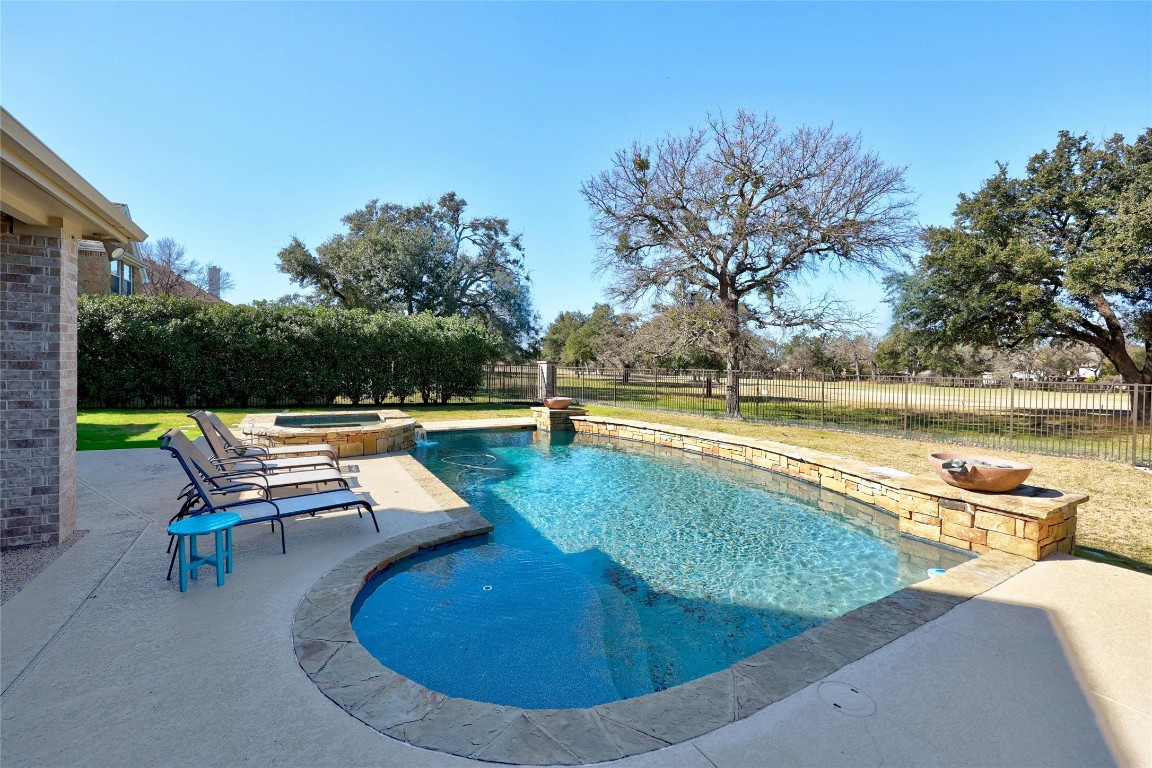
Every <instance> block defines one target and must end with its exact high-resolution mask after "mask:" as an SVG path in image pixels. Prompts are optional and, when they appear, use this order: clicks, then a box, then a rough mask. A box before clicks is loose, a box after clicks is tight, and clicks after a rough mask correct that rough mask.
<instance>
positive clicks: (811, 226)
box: [581, 111, 914, 419]
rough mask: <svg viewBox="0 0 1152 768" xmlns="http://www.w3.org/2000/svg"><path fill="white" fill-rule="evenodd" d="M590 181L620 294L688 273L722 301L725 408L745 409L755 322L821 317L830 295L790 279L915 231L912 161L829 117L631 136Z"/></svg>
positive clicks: (629, 295)
mask: <svg viewBox="0 0 1152 768" xmlns="http://www.w3.org/2000/svg"><path fill="white" fill-rule="evenodd" d="M581 192H582V193H583V195H584V198H585V199H586V200H587V202H588V204H589V205H590V206H591V208H592V212H593V226H594V229H595V233H596V235H597V238H598V240H599V242H600V257H599V266H601V267H602V268H604V269H605V270H606V271H607V272H609V273H610V274H611V275H612V276H613V278H614V279H613V284H612V286H611V288H610V294H611V296H612V297H613V298H615V299H619V300H623V301H626V302H635V301H637V300H639V299H641V298H642V297H645V296H650V295H656V296H657V297H658V296H660V295H662V294H665V293H666V292H667V291H668V290H669V289H670V288H673V287H679V286H685V285H686V286H690V287H695V288H699V289H701V290H702V291H703V292H704V293H705V295H706V296H707V298H709V299H711V300H714V301H716V302H717V303H718V304H719V307H720V311H721V313H722V317H723V323H724V338H723V339H722V344H723V349H724V357H725V364H726V367H727V369H728V375H727V391H726V396H725V400H726V411H727V415H728V417H730V418H736V419H738V418H741V416H740V384H739V370H740V366H741V350H742V349H743V348H744V347H745V344H744V338H745V335H746V334H748V333H749V332H750V330H749V324H754V325H756V326H759V327H767V326H778V327H798V326H809V327H821V326H822V323H823V321H824V318H825V316H826V314H827V311H828V309H829V307H828V305H827V304H826V303H824V302H817V303H815V304H807V305H806V304H803V303H800V302H797V301H796V300H795V299H794V298H793V294H792V291H791V290H790V288H791V286H792V284H793V282H794V281H795V280H796V279H797V278H798V277H799V276H800V275H801V274H802V273H804V272H805V271H808V270H812V269H814V268H816V267H818V266H819V265H821V264H823V263H826V262H834V263H837V264H839V265H851V266H860V267H865V268H868V267H882V266H884V265H886V264H887V263H888V262H889V261H890V260H891V259H892V258H894V257H896V256H898V255H901V254H902V253H903V250H904V249H905V248H906V247H908V246H910V245H911V244H912V243H913V242H914V227H913V223H912V214H911V201H910V199H909V198H908V195H907V188H906V187H905V184H904V174H903V171H902V170H900V169H898V168H892V167H888V166H886V165H885V164H884V163H883V162H881V160H880V159H879V158H878V157H877V156H876V155H874V154H871V153H869V152H866V151H865V150H864V149H863V148H862V146H861V140H860V137H859V136H847V135H843V134H837V133H836V132H835V131H834V130H833V128H832V127H831V126H828V127H824V128H815V129H813V128H799V129H796V130H794V131H792V132H791V133H786V132H784V131H783V130H781V128H780V127H779V126H778V125H777V123H776V121H775V120H774V119H773V118H771V117H770V116H767V115H755V114H752V113H750V112H744V111H741V112H739V113H737V115H736V117H735V119H734V120H731V121H729V120H727V119H725V118H724V117H722V116H721V117H715V118H710V119H709V121H708V124H707V126H706V127H704V128H696V129H691V130H689V132H688V133H687V134H685V135H683V136H667V137H665V138H664V139H661V140H659V141H657V142H656V143H655V144H651V145H644V144H640V143H634V144H633V145H632V146H631V147H629V148H628V149H623V150H620V151H618V152H617V153H616V154H615V156H614V158H613V160H612V164H611V168H609V170H607V171H604V172H602V173H600V174H599V175H597V176H595V177H594V178H592V179H590V180H588V181H586V182H584V184H583V185H582V186H581Z"/></svg>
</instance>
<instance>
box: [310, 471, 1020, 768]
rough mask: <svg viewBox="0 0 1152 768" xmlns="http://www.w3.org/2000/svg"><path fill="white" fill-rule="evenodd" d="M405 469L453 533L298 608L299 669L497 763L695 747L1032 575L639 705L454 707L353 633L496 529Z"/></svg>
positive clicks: (1000, 575) (406, 731)
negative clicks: (424, 573)
mask: <svg viewBox="0 0 1152 768" xmlns="http://www.w3.org/2000/svg"><path fill="white" fill-rule="evenodd" d="M396 458H397V460H398V461H400V462H401V464H402V466H403V467H404V468H405V469H406V470H407V471H408V472H409V473H410V474H411V475H412V477H413V478H415V479H416V481H417V482H418V483H419V484H420V485H421V486H422V487H423V488H424V489H425V490H426V491H427V492H428V493H429V494H430V495H432V497H433V498H434V499H435V500H436V501H437V502H438V503H439V504H440V505H441V507H442V508H443V509H444V511H445V512H446V513H447V514H448V515H449V517H451V518H452V519H451V521H450V522H448V523H442V524H440V525H435V526H430V527H428V528H423V529H420V530H416V531H412V532H410V533H406V534H402V535H400V536H394V537H392V538H390V539H388V540H387V541H385V542H382V543H380V544H376V545H374V546H371V547H368V548H367V549H364V550H362V551H361V552H358V553H357V554H355V555H353V556H352V557H350V558H348V559H346V560H344V561H343V562H342V563H340V564H339V565H338V566H336V567H335V568H334V569H333V570H331V571H329V572H328V573H327V574H325V575H324V576H323V577H321V578H320V580H319V581H317V582H316V583H315V584H314V585H313V587H312V588H311V590H309V592H308V593H307V594H306V595H305V596H304V597H303V598H302V599H301V601H300V603H299V605H298V606H297V608H296V614H295V618H294V621H293V624H292V637H293V645H294V647H295V650H296V657H297V660H298V662H299V664H300V667H301V668H302V669H303V670H304V672H305V674H307V675H308V677H309V678H310V679H311V680H312V681H313V682H314V683H315V684H316V685H317V686H318V687H319V688H320V690H321V691H322V692H323V693H324V695H325V696H327V697H328V698H329V699H331V700H332V701H333V702H334V703H336V704H337V705H338V706H340V707H341V708H342V709H344V710H345V711H346V712H348V713H350V714H351V715H353V716H354V717H356V718H358V719H359V720H361V721H362V722H364V723H365V724H366V725H368V726H370V727H372V728H374V729H376V730H377V731H379V732H380V733H383V734H385V735H387V736H390V737H392V738H395V739H398V740H400V741H404V742H407V743H409V744H411V745H413V746H417V747H423V748H426V749H433V750H437V751H440V752H447V753H450V754H454V755H460V756H463V757H470V758H476V759H480V760H487V761H490V762H496V763H510V764H522V765H575V764H580V763H597V762H603V761H607V760H615V759H618V758H622V757H627V756H629V755H634V754H639V753H643V752H649V751H652V750H655V749H660V748H662V747H665V746H669V745H671V744H678V743H680V742H684V741H688V740H689V739H693V738H695V737H697V736H700V735H703V734H705V733H708V732H710V731H713V730H715V729H717V728H720V727H721V726H724V725H727V724H729V723H732V722H735V721H737V720H740V719H743V718H745V717H748V716H749V715H752V714H753V713H755V712H757V711H759V710H761V709H763V708H764V707H766V706H768V705H769V704H771V703H773V702H775V701H779V700H781V699H783V698H785V697H787V696H790V695H791V694H793V693H796V692H798V691H800V690H802V689H803V688H805V687H807V686H808V685H810V684H812V683H814V682H817V681H819V680H821V679H823V678H825V677H827V676H828V675H830V674H832V673H834V672H835V671H836V670H838V669H840V667H842V666H844V665H846V664H850V663H852V662H854V661H856V660H858V659H860V658H863V657H864V656H866V655H868V654H870V653H872V652H873V651H875V650H877V649H879V648H880V647H882V646H884V645H887V644H888V643H890V642H892V641H893V640H896V639H897V638H899V637H902V636H903V635H905V634H907V633H908V632H911V631H912V630H914V629H916V628H917V627H920V626H922V625H923V624H925V623H927V622H929V621H931V620H932V619H935V618H937V617H939V616H941V615H943V614H944V613H946V612H947V611H949V610H950V609H951V608H952V607H953V606H955V605H958V604H960V603H962V602H964V601H965V600H968V599H969V598H972V597H974V596H976V595H978V594H981V593H982V592H985V591H986V590H988V589H991V588H992V587H994V586H996V585H998V584H1000V583H1001V582H1003V581H1004V580H1006V579H1008V578H1010V577H1011V576H1014V575H1015V574H1017V573H1019V572H1021V571H1023V570H1024V569H1026V568H1028V567H1029V566H1031V565H1032V562H1031V561H1030V560H1028V559H1025V558H1022V557H1017V556H1014V555H1010V554H1007V553H1004V552H995V551H993V552H989V553H988V554H985V555H984V556H982V557H980V558H976V559H973V560H969V561H967V562H965V563H962V564H961V565H958V566H956V567H954V568H951V569H949V570H948V571H947V572H946V573H944V574H943V575H941V576H938V577H936V578H933V579H929V580H927V581H923V582H920V583H919V584H915V585H913V586H910V587H906V588H904V589H901V590H900V591H898V592H895V593H893V594H892V595H889V596H888V597H885V598H882V599H881V600H878V601H876V602H873V603H869V604H868V605H865V606H862V607H860V608H857V609H855V610H853V611H850V612H848V613H846V614H844V615H843V616H840V617H839V618H836V619H832V620H831V621H828V622H825V623H824V624H821V625H820V626H818V627H814V628H812V629H810V630H808V631H807V632H804V633H803V634H801V635H798V636H796V637H794V638H792V639H790V640H787V641H785V642H783V643H779V644H777V645H773V646H771V647H769V648H766V649H764V650H763V651H760V652H759V653H756V654H754V655H752V656H750V657H748V658H746V659H744V660H743V661H740V662H738V663H736V664H734V665H733V666H731V667H729V668H728V669H725V670H722V671H720V672H715V673H712V674H710V675H707V676H705V677H701V678H698V679H696V680H692V681H689V682H687V683H683V684H681V685H677V686H674V687H672V688H668V689H666V690H663V691H658V692H656V693H650V694H647V695H644V696H639V697H635V698H631V699H623V700H620V701H615V702H611V703H608V704H602V705H600V706H596V707H591V708H587V709H558V710H557V709H521V708H519V707H511V706H503V705H499V704H491V703H487V702H479V701H472V700H468V699H459V698H453V697H449V696H446V695H444V694H442V693H438V692H436V691H432V690H429V689H428V688H425V687H424V686H422V685H420V684H418V683H416V682H414V681H412V680H410V679H408V678H406V677H404V676H403V675H400V674H398V673H396V672H394V671H393V670H391V669H389V668H387V667H385V666H384V665H383V664H381V663H380V662H379V661H377V660H376V658H375V657H373V656H372V655H371V654H370V653H368V651H367V650H365V649H364V647H363V646H361V645H360V643H359V641H358V640H357V638H356V634H355V632H354V631H353V630H352V604H353V601H355V599H356V596H357V595H358V594H359V592H360V590H361V589H362V588H363V586H364V585H365V583H366V582H367V581H368V580H369V579H370V578H372V577H373V576H374V575H376V574H377V573H379V572H380V571H382V570H384V569H385V568H387V567H388V566H389V565H392V564H393V563H395V562H397V561H398V560H401V559H403V558H405V557H409V556H411V555H413V554H415V553H416V552H418V551H420V550H423V549H428V548H430V547H435V546H437V545H440V544H445V543H448V542H451V541H455V540H458V539H462V538H465V537H469V536H476V535H480V534H483V533H487V532H489V531H491V530H492V525H491V524H490V523H489V522H488V521H487V520H485V519H484V518H483V517H481V516H480V515H479V514H478V513H477V512H476V511H475V510H473V509H472V508H471V507H470V506H469V505H468V504H467V503H466V502H465V501H464V500H463V499H461V498H460V497H459V496H458V495H456V493H455V492H453V491H452V490H451V489H450V488H448V487H447V486H446V485H444V484H443V483H442V482H441V481H440V480H439V479H438V478H436V477H435V476H434V475H432V473H431V472H429V471H428V470H427V469H426V468H424V467H423V466H422V465H421V464H420V463H419V462H417V461H416V460H415V459H413V458H412V457H411V456H408V455H399V456H397V457H396Z"/></svg>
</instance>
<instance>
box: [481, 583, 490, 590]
mask: <svg viewBox="0 0 1152 768" xmlns="http://www.w3.org/2000/svg"><path fill="white" fill-rule="evenodd" d="M481 589H483V590H484V591H485V592H491V591H492V585H491V584H485V585H484V586H483V587H481Z"/></svg>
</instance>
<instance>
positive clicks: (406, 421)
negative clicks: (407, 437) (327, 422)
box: [240, 409, 416, 438]
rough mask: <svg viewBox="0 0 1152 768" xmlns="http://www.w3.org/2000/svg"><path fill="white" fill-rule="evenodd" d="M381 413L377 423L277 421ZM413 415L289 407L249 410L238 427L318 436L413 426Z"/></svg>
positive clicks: (273, 434) (281, 434) (271, 433)
mask: <svg viewBox="0 0 1152 768" xmlns="http://www.w3.org/2000/svg"><path fill="white" fill-rule="evenodd" d="M359 414H363V415H367V416H378V417H380V421H379V423H373V424H348V425H347V426H344V425H341V426H335V427H333V426H327V427H285V426H281V425H279V424H277V423H276V419H277V418H279V417H280V416H356V415H359ZM415 426H416V419H413V418H411V417H410V416H409V415H408V414H406V413H404V411H398V410H395V409H385V410H373V409H365V410H363V411H292V412H291V413H251V414H248V415H247V416H245V417H244V419H243V421H241V422H240V431H241V432H243V433H244V434H246V435H258V436H260V437H268V438H292V437H320V436H322V435H359V434H368V433H372V432H382V431H386V430H395V429H403V428H405V427H409V428H413V427H415Z"/></svg>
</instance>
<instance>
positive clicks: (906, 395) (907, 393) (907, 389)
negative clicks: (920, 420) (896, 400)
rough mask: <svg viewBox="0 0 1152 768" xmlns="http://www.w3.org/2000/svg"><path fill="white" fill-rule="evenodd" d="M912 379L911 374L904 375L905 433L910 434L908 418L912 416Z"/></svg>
mask: <svg viewBox="0 0 1152 768" xmlns="http://www.w3.org/2000/svg"><path fill="white" fill-rule="evenodd" d="M911 380H912V377H911V376H908V375H907V374H905V375H904V434H908V419H909V417H910V414H909V410H910V407H911V406H910V403H909V401H908V398H909V396H910V395H911V392H910V384H911Z"/></svg>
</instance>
